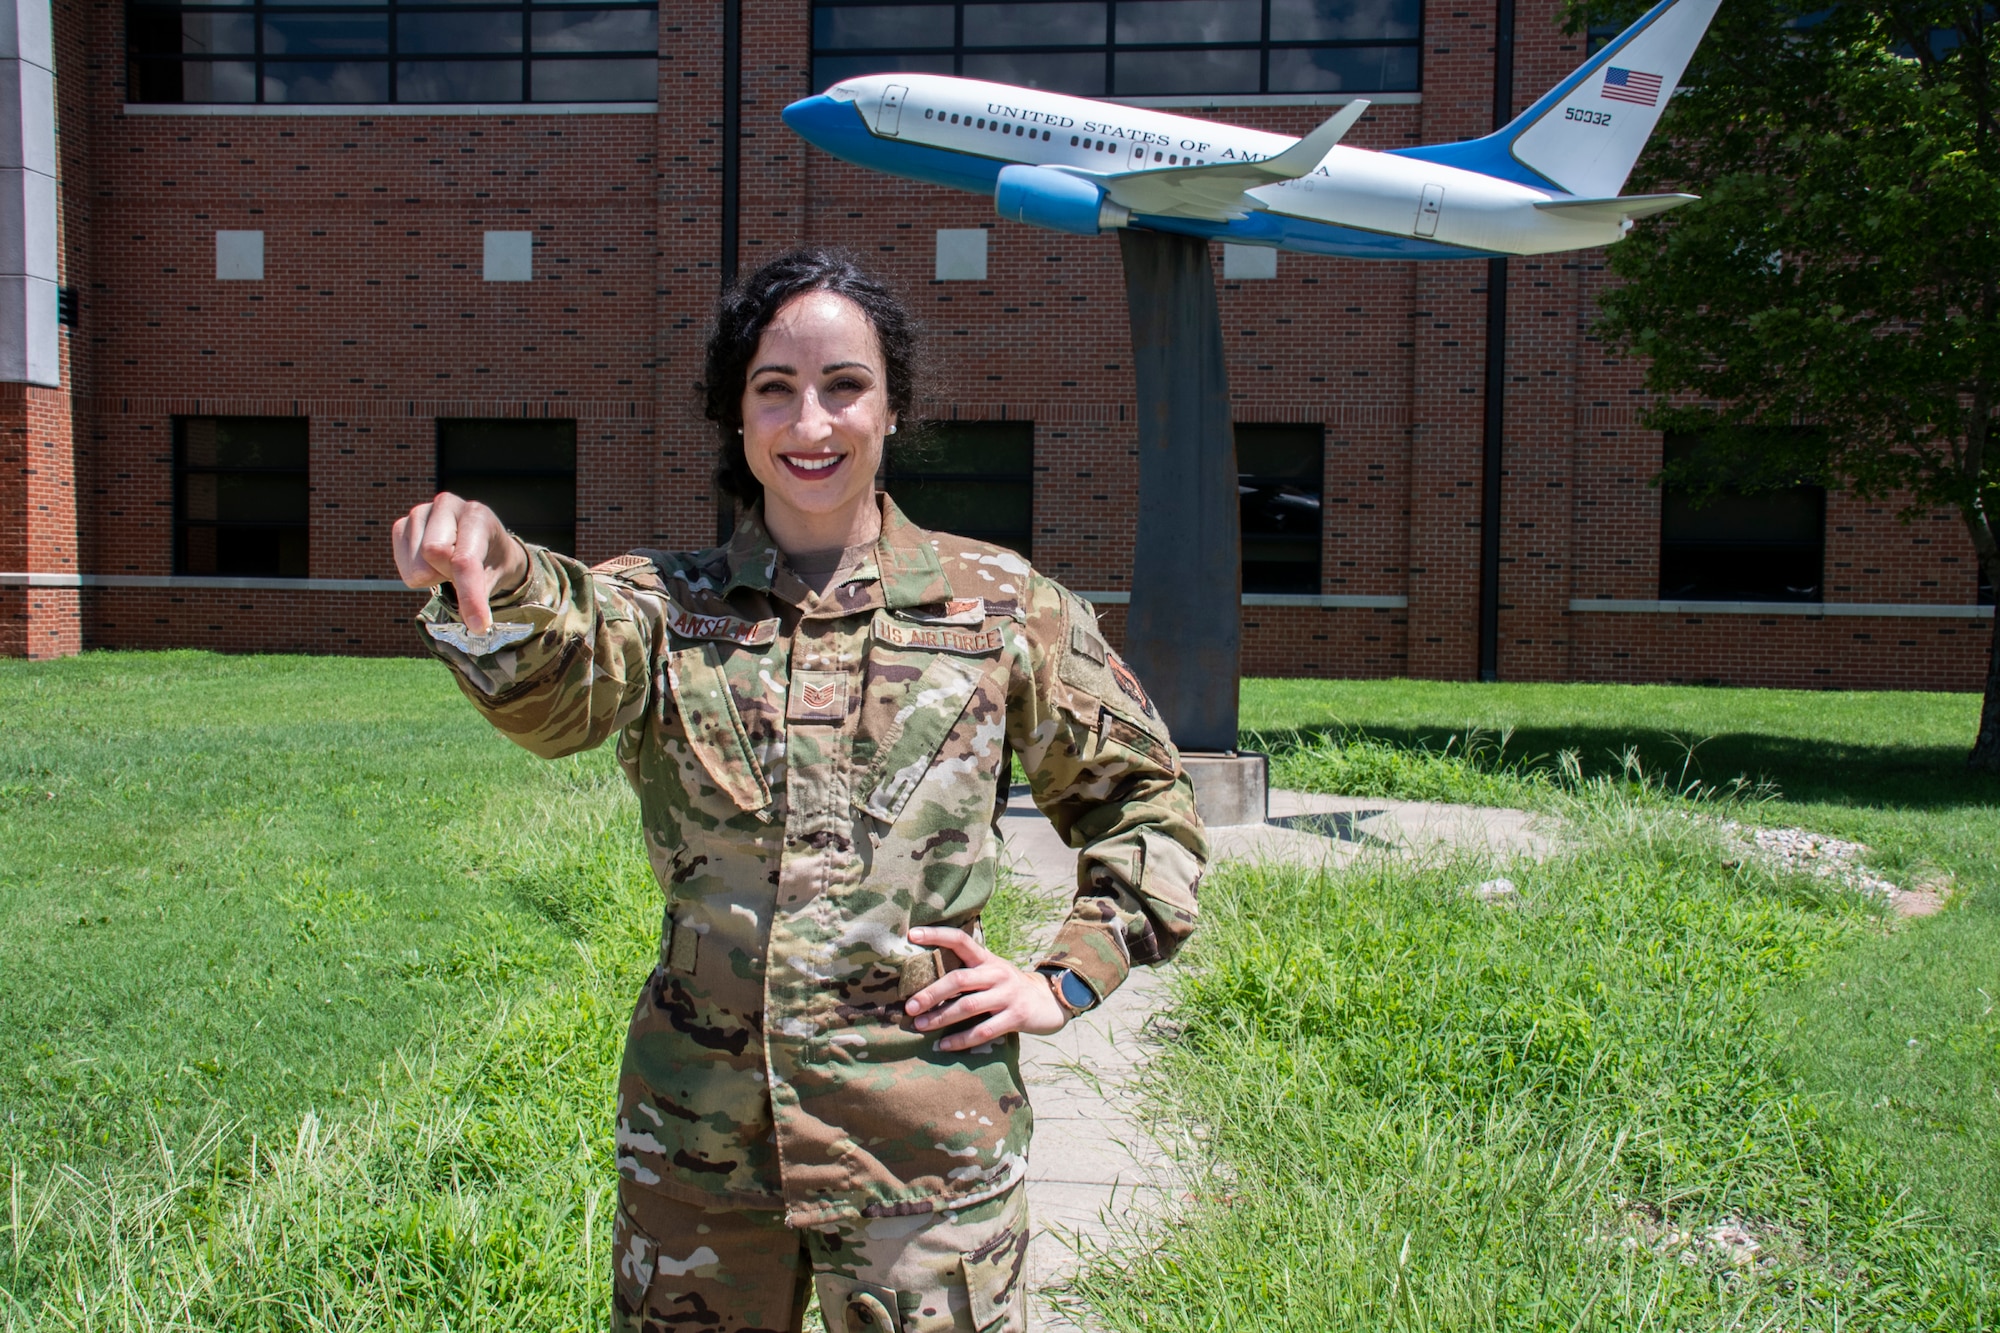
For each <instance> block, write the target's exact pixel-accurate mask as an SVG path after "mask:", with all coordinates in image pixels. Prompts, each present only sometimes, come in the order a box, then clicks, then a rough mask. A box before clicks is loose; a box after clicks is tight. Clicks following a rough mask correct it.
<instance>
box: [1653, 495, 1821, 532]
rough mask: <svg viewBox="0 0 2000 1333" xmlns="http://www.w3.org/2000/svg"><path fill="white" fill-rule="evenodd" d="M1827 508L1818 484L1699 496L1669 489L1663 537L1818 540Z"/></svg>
mask: <svg viewBox="0 0 2000 1333" xmlns="http://www.w3.org/2000/svg"><path fill="white" fill-rule="evenodd" d="M1824 510H1825V502H1824V499H1823V496H1822V493H1821V492H1820V491H1819V489H1818V488H1817V487H1799V488H1798V489H1796V490H1785V491H1765V492H1759V493H1756V494H1751V495H1743V494H1741V493H1738V492H1733V491H1724V492H1722V493H1721V494H1719V495H1714V496H1711V497H1709V498H1707V499H1705V500H1700V501H1697V500H1694V499H1691V498H1690V497H1688V496H1686V495H1684V494H1681V493H1678V492H1675V491H1671V490H1669V491H1666V492H1665V493H1664V494H1662V496H1661V497H1660V537H1661V540H1663V541H1679V542H1732V543H1753V544H1754V543H1757V542H1817V541H1818V540H1820V534H1821V532H1822V529H1823V518H1822V515H1823V513H1824Z"/></svg>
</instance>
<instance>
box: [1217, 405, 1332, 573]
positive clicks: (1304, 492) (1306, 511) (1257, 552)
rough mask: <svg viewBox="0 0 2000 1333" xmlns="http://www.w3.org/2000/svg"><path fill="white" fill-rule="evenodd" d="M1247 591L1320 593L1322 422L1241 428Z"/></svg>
mask: <svg viewBox="0 0 2000 1333" xmlns="http://www.w3.org/2000/svg"><path fill="white" fill-rule="evenodd" d="M1236 474H1237V475H1236V497H1237V506H1238V512H1237V519H1238V523H1239V524H1240V526H1241V528H1242V533H1243V591H1245V592H1255V593H1317V592H1318V591H1319V590H1320V586H1319V583H1320V532H1321V518H1322V508H1321V492H1322V491H1323V489H1324V488H1325V484H1326V483H1325V475H1326V431H1325V429H1324V428H1323V427H1322V426H1320V425H1318V424H1317V423H1309V424H1302V425H1239V426H1237V427H1236Z"/></svg>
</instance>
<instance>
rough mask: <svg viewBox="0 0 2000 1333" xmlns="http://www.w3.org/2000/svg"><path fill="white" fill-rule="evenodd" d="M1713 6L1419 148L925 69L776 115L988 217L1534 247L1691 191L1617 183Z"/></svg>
mask: <svg viewBox="0 0 2000 1333" xmlns="http://www.w3.org/2000/svg"><path fill="white" fill-rule="evenodd" d="M1717 3H1718V0H1662V2H1661V3H1660V4H1659V5H1658V6H1656V7H1655V8H1654V9H1653V10H1652V11H1651V12H1650V13H1648V14H1647V15H1646V16H1645V17H1644V18H1642V19H1640V20H1639V22H1638V23H1636V24H1635V25H1633V27H1632V28H1631V29H1629V30H1627V31H1626V32H1625V33H1624V34H1621V35H1620V37H1618V38H1617V39H1616V40H1614V41H1613V42H1612V43H1610V44H1609V45H1608V46H1607V47H1605V48H1604V49H1603V50H1601V51H1599V52H1597V53H1596V54H1594V55H1593V56H1592V57H1591V58H1590V59H1589V60H1587V61H1586V62H1585V63H1584V64H1583V66H1581V67H1580V68H1579V69H1578V70H1576V71H1575V72H1574V73H1573V74H1572V75H1571V76H1570V77H1569V78H1568V79H1565V80H1564V81H1563V82H1562V83H1560V84H1558V85H1557V86H1556V87H1555V88H1554V89H1552V90H1550V92H1549V93H1548V94H1547V95H1546V96H1544V97H1543V98H1542V99H1541V100H1540V101H1538V102H1537V103H1536V104H1535V105H1534V106H1532V107H1530V108H1529V109H1528V110H1527V111H1526V112H1523V113H1522V115H1521V116H1520V117H1518V118H1517V119H1516V120H1515V121H1514V122H1513V123H1512V124H1511V125H1509V126H1507V127H1506V128H1505V129H1504V130H1501V131H1499V132H1496V133H1495V134H1493V135H1489V136H1487V137H1486V138H1483V139H1476V140H1471V141H1468V142H1465V143H1458V144H1446V145H1440V146H1435V147H1429V148H1406V149H1393V150H1390V151H1388V152H1374V151H1370V150H1367V149H1362V148H1351V147H1346V146H1343V145H1340V144H1339V143H1338V140H1339V138H1340V137H1341V135H1343V134H1345V133H1346V132H1347V130H1348V128H1349V127H1351V126H1352V124H1353V123H1354V121H1355V120H1357V119H1358V118H1359V115H1360V113H1361V111H1362V110H1363V109H1364V108H1365V106H1366V103H1365V102H1361V101H1359V100H1357V101H1356V102H1354V103H1350V104H1349V106H1348V107H1347V108H1345V109H1344V110H1343V111H1342V112H1341V114H1339V115H1336V116H1335V117H1333V119H1331V120H1329V121H1328V122H1327V123H1326V124H1325V125H1323V126H1321V127H1320V128H1319V129H1318V130H1316V131H1314V132H1313V133H1312V134H1310V135H1307V136H1306V138H1304V139H1292V138H1288V137H1287V136H1284V135H1279V134H1270V133H1266V132H1264V131H1261V130H1253V129H1246V128H1244V127H1242V126H1237V125H1225V124H1220V123H1217V122H1214V121H1208V120H1198V119H1195V118H1193V117H1189V116H1178V115H1172V114H1170V113H1167V112H1163V111H1154V110H1149V109H1146V108H1141V107H1129V106H1122V105H1119V104H1117V103H1112V102H1104V101H1098V100H1095V99H1092V98H1085V97H1073V96H1069V95H1066V94H1062V93H1053V92H1045V91H1041V90H1037V89H1030V88H1018V87H1013V86H1011V85H1007V84H997V83H984V82H980V81H978V80H974V79H960V78H953V77H950V76H947V75H940V74H913V73H901V74H874V75H868V76H865V77H861V78H852V79H844V80H842V81H841V82H839V83H837V84H835V85H834V86H833V87H831V88H829V89H828V90H827V91H826V92H824V93H822V94H820V95H819V96H816V97H809V98H806V99H804V100H803V101H800V102H795V103H793V104H792V105H791V106H789V107H787V108H786V109H785V112H784V119H785V123H786V124H787V125H789V126H791V128H792V129H793V130H795V131H796V132H797V133H798V134H799V135H800V136H801V137H803V138H804V139H806V140H807V141H808V142H810V143H812V144H813V145H814V146H816V147H818V148H821V149H823V150H825V151H826V152H829V153H831V154H833V155H834V156H836V157H840V158H843V159H845V160H847V161H849V162H853V163H856V164H858V165H860V166H864V167H869V168H873V169H875V170H878V171H883V172H887V173H889V174H891V175H896V176H902V177H905V178H908V179H912V180H919V181H928V182H931V183H933V184H938V185H945V186H951V187H955V188H958V189H964V190H971V191H976V192H978V193H982V194H991V195H995V196H996V198H997V202H998V204H999V206H1000V211H1001V213H1002V215H1003V216H1006V217H1011V218H1015V219H1016V220H1020V221H1025V222H1028V223H1030V224H1033V225H1041V226H1045V227H1051V228H1054V229H1056V230H1062V231H1071V232H1079V233H1083V234H1090V233H1094V232H1096V231H1099V230H1104V229H1108V228H1113V227H1123V226H1132V227H1144V228H1149V229H1152V230H1158V231H1170V232H1180V233H1184V234H1188V235H1195V236H1202V237H1207V238H1212V239H1218V240H1223V241H1229V242H1234V243H1238V244H1246V245H1267V246H1276V247H1279V248H1281V249H1286V250H1297V251H1303V252H1307V253H1314V254H1328V255H1347V256H1355V257H1362V258H1375V259H1425V258H1436V259H1449V258H1467V257H1472V256H1486V255H1532V254H1549V253H1553V252H1558V251H1565V250H1579V249H1586V248H1589V247H1592V246H1599V245H1609V244H1611V243H1613V242H1615V241H1617V240H1619V239H1621V238H1622V237H1623V236H1624V235H1625V234H1626V232H1627V231H1629V230H1630V228H1631V225H1632V220H1633V219H1634V218H1636V217H1643V216H1646V215H1648V214H1651V213H1657V212H1663V211H1665V210H1666V209H1667V208H1671V207H1674V206H1675V205H1677V204H1680V203H1685V202H1689V201H1690V200H1692V198H1693V196H1691V195H1647V196H1634V197H1626V198H1620V197H1618V193H1617V192H1618V189H1619V187H1620V186H1622V185H1623V183H1624V178H1625V175H1626V173H1627V172H1628V171H1629V170H1630V168H1631V164H1632V161H1633V160H1634V159H1636V157H1637V156H1638V151H1639V149H1640V148H1641V147H1643V146H1644V143H1645V140H1646V138H1647V137H1649V136H1650V134H1651V133H1652V129H1653V126H1654V125H1655V124H1656V123H1657V121H1658V118H1659V113H1660V111H1661V110H1662V109H1663V108H1664V107H1665V104H1666V101H1667V99H1668V98H1669V97H1671V96H1672V94H1673V90H1674V87H1675V85H1676V83H1677V82H1678V80H1679V77H1680V74H1681V71H1682V69H1683V68H1684V67H1685V65H1686V61H1687V57H1688V56H1689V55H1691V54H1692V52H1693V49H1694V45H1695V43H1696V42H1698V41H1699V40H1700V38H1701V35H1702V33H1703V32H1704V31H1705V30H1706V29H1707V26H1708V22H1709V19H1710V18H1711V17H1712V16H1713V14H1714V12H1715V8H1716V6H1717ZM1620 62H1623V63H1620Z"/></svg>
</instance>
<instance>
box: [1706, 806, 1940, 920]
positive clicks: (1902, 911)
mask: <svg viewBox="0 0 2000 1333" xmlns="http://www.w3.org/2000/svg"><path fill="white" fill-rule="evenodd" d="M1715 826H1716V827H1717V828H1718V829H1720V830H1721V831H1722V834H1723V836H1724V837H1726V838H1728V839H1729V841H1730V842H1732V843H1734V844H1735V845H1736V846H1737V847H1738V848H1740V849H1742V851H1743V854H1744V855H1745V857H1746V858H1748V859H1751V860H1755V861H1758V862H1761V863H1763V864H1764V865H1766V866H1769V867H1771V868H1772V869H1775V870H1782V871H1786V872H1789V873H1791V874H1797V875H1811V876H1812V877H1813V878H1814V879H1822V880H1830V881H1832V882H1833V883H1835V884H1837V885H1839V886H1840V887H1841V888H1843V889H1847V890H1849V891H1851V892H1854V893H1865V894H1869V895H1871V896H1873V897H1876V898H1880V899H1881V900H1882V901H1883V902H1885V903H1887V904H1888V905H1889V907H1890V908H1891V909H1892V910H1893V911H1894V912H1895V913H1896V915H1898V916H1904V917H1915V916H1929V915H1931V913H1933V912H1936V911H1939V910H1941V909H1942V908H1943V907H1944V904H1945V899H1946V897H1947V896H1948V894H1949V890H1950V887H1951V886H1950V881H1949V880H1944V881H1940V882H1937V883H1929V884H1912V885H1902V884H1898V883H1896V882H1895V881H1894V880H1891V879H1887V878H1885V877H1883V876H1882V875H1881V874H1879V873H1878V872H1876V871H1875V870H1874V869H1872V868H1871V867H1870V866H1869V865H1868V863H1867V861H1866V860H1865V859H1864V858H1866V856H1867V855H1868V847H1867V845H1866V844H1865V843H1859V842H1849V841H1847V840H1846V839H1845V838H1834V837H1829V836H1828V835H1826V834H1824V833H1814V832H1813V831H1812V830H1811V829H1802V828H1762V827H1759V826H1757V825H1753V824H1740V823H1738V822H1737V821H1736V820H1733V819H1722V820H1716V821H1715Z"/></svg>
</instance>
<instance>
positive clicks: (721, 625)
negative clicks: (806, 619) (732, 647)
mask: <svg viewBox="0 0 2000 1333" xmlns="http://www.w3.org/2000/svg"><path fill="white" fill-rule="evenodd" d="M667 628H668V629H669V630H672V631H673V632H674V633H675V634H677V635H679V636H680V637H681V638H683V639H721V640H723V641H724V642H726V643H740V644H742V645H743V646H744V647H746V648H762V647H765V646H766V645H768V644H772V643H776V642H777V640H778V620H777V617H775V616H773V617H772V618H771V619H769V620H755V621H752V620H745V619H743V618H742V617H741V616H705V615H702V614H700V613H699V612H696V611H690V610H688V609H687V608H686V607H684V606H682V605H681V604H680V603H679V602H669V603H668V604H667Z"/></svg>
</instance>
